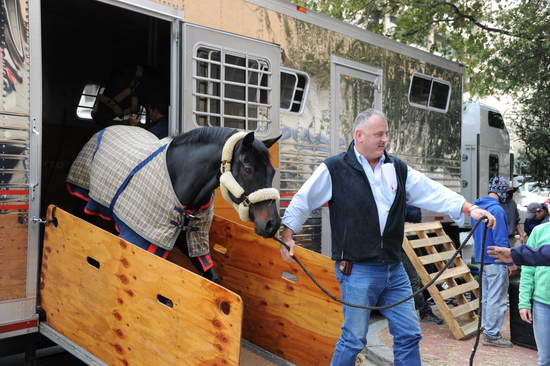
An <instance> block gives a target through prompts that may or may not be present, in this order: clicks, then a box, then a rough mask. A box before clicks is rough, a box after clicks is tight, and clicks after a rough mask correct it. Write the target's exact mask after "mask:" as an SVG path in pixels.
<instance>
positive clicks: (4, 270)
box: [0, 213, 27, 301]
mask: <svg viewBox="0 0 550 366" xmlns="http://www.w3.org/2000/svg"><path fill="white" fill-rule="evenodd" d="M21 221H22V222H21ZM26 288H27V224H26V220H21V218H20V216H19V215H18V214H13V213H12V214H0V301H2V300H13V299H21V298H24V297H25V296H26Z"/></svg>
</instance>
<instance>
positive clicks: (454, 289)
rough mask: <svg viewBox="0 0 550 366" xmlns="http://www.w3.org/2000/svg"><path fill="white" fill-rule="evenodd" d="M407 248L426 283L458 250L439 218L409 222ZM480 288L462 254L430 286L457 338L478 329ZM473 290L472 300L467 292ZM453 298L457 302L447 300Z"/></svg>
mask: <svg viewBox="0 0 550 366" xmlns="http://www.w3.org/2000/svg"><path fill="white" fill-rule="evenodd" d="M403 249H404V250H405V253H406V254H407V256H408V257H409V259H410V261H411V263H412V264H413V266H414V268H415V269H416V272H417V273H418V275H419V276H420V279H421V280H422V284H426V283H428V282H429V281H431V279H432V278H433V277H435V275H436V273H437V272H438V271H439V270H440V269H441V268H443V267H444V266H445V261H447V260H448V259H449V258H451V256H452V255H453V254H454V252H455V247H454V245H453V241H452V240H451V238H449V237H448V236H447V235H446V234H445V232H444V231H443V228H442V226H441V223H440V222H439V221H434V222H426V223H421V224H407V225H405V238H404V240H403ZM427 268H429V269H430V270H429V271H428V269H427ZM443 284H446V285H447V286H446V289H443V288H441V289H438V288H437V286H436V285H443ZM478 289H479V284H478V282H477V281H476V280H475V279H474V277H473V276H472V274H471V273H470V269H469V268H468V266H467V265H466V264H465V263H464V261H463V260H462V258H461V257H460V255H459V256H457V257H456V258H455V260H454V263H453V264H452V265H451V267H450V268H448V269H447V270H446V271H445V272H443V274H442V275H441V277H439V279H438V280H437V281H436V282H435V284H434V285H432V286H430V287H428V291H429V292H430V295H431V296H432V298H433V299H434V301H435V304H436V305H437V307H438V308H439V311H440V312H441V315H442V316H443V319H444V320H445V323H446V324H447V325H448V326H449V329H450V330H451V332H452V334H453V336H454V337H455V338H456V339H464V338H467V337H469V336H471V335H473V334H475V332H476V330H477V322H478V321H477V320H478V317H477V315H476V313H475V311H476V310H477V309H478V307H479V300H478V298H479V292H478ZM470 291H471V292H472V293H473V294H474V296H475V299H473V300H472V301H468V299H467V298H466V296H465V294H466V293H468V292H470ZM451 298H454V299H455V300H456V303H457V305H456V306H452V305H448V304H447V303H446V301H445V300H448V299H451Z"/></svg>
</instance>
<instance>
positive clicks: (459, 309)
mask: <svg viewBox="0 0 550 366" xmlns="http://www.w3.org/2000/svg"><path fill="white" fill-rule="evenodd" d="M478 308H479V300H478V299H475V300H474V301H470V302H467V303H465V304H462V305H459V306H455V307H454V308H452V309H451V312H452V313H453V316H454V317H455V318H458V317H459V316H461V315H464V314H466V313H469V312H470V311H473V310H477V309H478Z"/></svg>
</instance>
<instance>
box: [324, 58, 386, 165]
mask: <svg viewBox="0 0 550 366" xmlns="http://www.w3.org/2000/svg"><path fill="white" fill-rule="evenodd" d="M330 71H331V89H330V93H331V94H330V96H331V98H330V99H331V114H332V115H331V121H332V126H331V127H332V128H331V154H332V155H335V154H337V153H339V152H342V151H347V149H348V146H349V144H350V142H351V140H352V139H353V127H354V126H353V122H354V120H355V117H356V116H357V114H358V113H359V112H361V111H364V110H365V109H367V108H377V109H379V110H381V109H382V84H381V82H382V70H381V69H376V68H373V67H370V66H368V65H365V64H361V63H359V62H354V61H350V60H346V59H343V58H341V57H337V56H332V58H331V70H330Z"/></svg>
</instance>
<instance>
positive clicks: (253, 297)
mask: <svg viewBox="0 0 550 366" xmlns="http://www.w3.org/2000/svg"><path fill="white" fill-rule="evenodd" d="M210 244H211V248H212V250H211V253H212V255H213V257H214V262H215V263H216V265H217V266H218V269H219V272H220V276H221V278H222V284H223V285H224V286H226V287H227V288H229V289H231V290H233V291H235V292H237V293H238V294H240V295H241V296H242V297H243V300H244V304H245V306H244V325H243V337H244V338H246V339H248V340H249V341H251V342H252V343H255V344H257V345H259V346H260V347H263V348H265V349H267V350H268V351H270V352H272V353H274V354H277V355H278V356H280V357H282V358H284V359H286V360H289V361H291V362H294V363H296V364H298V365H329V363H330V358H331V355H332V352H333V349H334V345H335V343H336V341H337V339H338V337H339V335H340V325H341V323H342V320H343V317H342V312H341V306H340V305H339V304H337V303H335V302H333V301H332V300H330V299H329V298H328V297H327V296H326V295H325V294H323V293H322V292H321V291H320V290H318V289H317V288H316V287H315V285H314V284H313V283H312V282H311V281H310V280H309V279H308V278H307V277H306V275H305V274H304V273H303V272H301V270H300V268H299V267H298V266H297V265H295V264H289V263H286V262H283V261H282V259H281V258H280V254H279V244H278V243H277V242H275V241H274V240H273V239H264V238H261V237H259V236H257V235H256V234H254V231H253V229H251V228H249V227H247V226H244V225H240V224H238V223H235V222H231V221H229V220H227V219H224V218H222V217H219V216H215V217H214V222H213V225H212V230H211V232H210ZM296 256H297V257H298V258H299V259H300V260H301V261H302V262H303V263H304V265H305V266H306V267H307V268H308V269H309V270H310V271H311V272H312V273H313V275H314V276H315V278H316V279H317V280H318V281H319V282H320V283H321V284H322V285H323V286H325V287H326V288H327V289H328V290H329V291H331V292H332V293H333V294H334V295H335V296H338V297H339V296H340V290H339V285H338V282H337V280H336V278H335V275H334V262H333V261H332V260H331V259H330V258H328V257H325V256H323V255H320V254H318V253H315V252H312V251H309V250H307V249H304V248H301V247H298V248H296ZM285 272H286V274H285V276H287V277H292V276H295V277H296V278H295V280H285V279H283V278H282V276H283V273H285Z"/></svg>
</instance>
